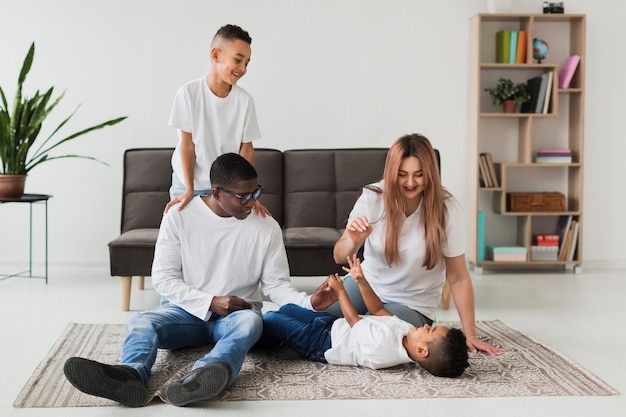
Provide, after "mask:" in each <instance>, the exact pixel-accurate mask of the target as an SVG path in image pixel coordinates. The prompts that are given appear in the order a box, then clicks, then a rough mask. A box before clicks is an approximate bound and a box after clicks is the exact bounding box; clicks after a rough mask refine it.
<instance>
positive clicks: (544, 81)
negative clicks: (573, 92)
mask: <svg viewBox="0 0 626 417" xmlns="http://www.w3.org/2000/svg"><path fill="white" fill-rule="evenodd" d="M547 90H548V73H547V72H544V73H543V74H541V82H540V83H539V93H538V95H537V101H536V102H535V107H534V109H535V110H534V111H533V112H532V113H543V104H544V103H545V101H546V92H547ZM531 110H532V109H531Z"/></svg>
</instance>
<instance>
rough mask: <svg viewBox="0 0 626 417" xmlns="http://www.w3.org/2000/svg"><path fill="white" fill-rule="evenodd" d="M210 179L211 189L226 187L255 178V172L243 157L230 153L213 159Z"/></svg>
mask: <svg viewBox="0 0 626 417" xmlns="http://www.w3.org/2000/svg"><path fill="white" fill-rule="evenodd" d="M210 177H211V185H212V186H213V187H228V186H230V185H234V184H236V183H237V182H239V181H247V180H251V179H254V178H257V172H256V169H254V167H253V166H252V164H250V162H248V161H247V160H246V159H245V158H244V157H243V156H241V155H239V154H236V153H232V152H230V153H225V154H223V155H220V156H218V157H217V159H215V161H214V162H213V165H211V172H210Z"/></svg>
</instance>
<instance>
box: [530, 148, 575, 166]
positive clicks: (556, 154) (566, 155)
mask: <svg viewBox="0 0 626 417" xmlns="http://www.w3.org/2000/svg"><path fill="white" fill-rule="evenodd" d="M535 162H547V163H571V162H572V150H571V149H537V153H536V157H535Z"/></svg>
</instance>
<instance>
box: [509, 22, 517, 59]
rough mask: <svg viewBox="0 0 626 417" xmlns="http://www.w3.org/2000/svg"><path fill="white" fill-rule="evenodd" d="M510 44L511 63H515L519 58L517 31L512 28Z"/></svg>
mask: <svg viewBox="0 0 626 417" xmlns="http://www.w3.org/2000/svg"><path fill="white" fill-rule="evenodd" d="M510 40H511V42H510V46H509V61H508V62H509V64H515V60H516V59H517V31H515V30H512V31H511V34H510Z"/></svg>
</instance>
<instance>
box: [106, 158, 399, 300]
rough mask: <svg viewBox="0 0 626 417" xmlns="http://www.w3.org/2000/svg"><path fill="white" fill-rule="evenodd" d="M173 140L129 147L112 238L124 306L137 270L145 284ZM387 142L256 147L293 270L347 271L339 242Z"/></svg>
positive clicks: (379, 168)
mask: <svg viewBox="0 0 626 417" xmlns="http://www.w3.org/2000/svg"><path fill="white" fill-rule="evenodd" d="M172 152H173V149H172V148H149V149H129V150H127V151H126V152H125V154H124V181H123V195H122V222H121V234H120V236H119V237H117V238H116V239H114V240H112V241H111V242H110V243H109V255H110V266H111V276H119V277H121V281H122V309H123V310H128V309H129V307H130V293H131V282H132V277H138V287H139V288H143V280H144V277H145V276H149V275H150V274H151V269H152V258H153V256H154V245H155V243H156V238H157V234H158V228H159V225H160V222H161V216H162V212H163V208H164V207H165V204H166V203H167V202H168V201H169V195H168V191H169V186H170V183H171V172H172V171H171V164H170V158H171V155H172ZM386 155H387V149H386V148H361V149H297V150H287V151H283V152H281V151H278V150H275V149H263V148H258V149H255V167H256V169H257V171H258V174H259V184H261V185H263V188H264V192H263V195H262V196H261V202H262V203H263V204H264V205H265V206H266V207H267V208H268V209H269V210H270V212H271V213H272V215H273V217H274V218H275V219H276V220H277V221H278V223H280V225H281V226H282V228H283V233H284V241H285V248H286V250H287V258H288V260H289V268H290V272H291V275H292V276H320V275H322V276H323V275H328V274H330V273H333V272H341V266H339V265H336V264H335V262H334V261H333V257H332V248H333V246H334V244H335V242H336V241H337V239H339V237H340V236H341V234H342V232H343V228H344V227H345V225H346V221H347V219H348V215H349V213H350V210H351V209H352V206H353V205H354V202H355V201H356V199H357V196H358V193H359V190H360V189H361V188H362V187H363V186H364V185H366V184H368V183H371V182H375V181H378V180H379V179H381V178H382V175H383V169H384V165H385V158H386Z"/></svg>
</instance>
